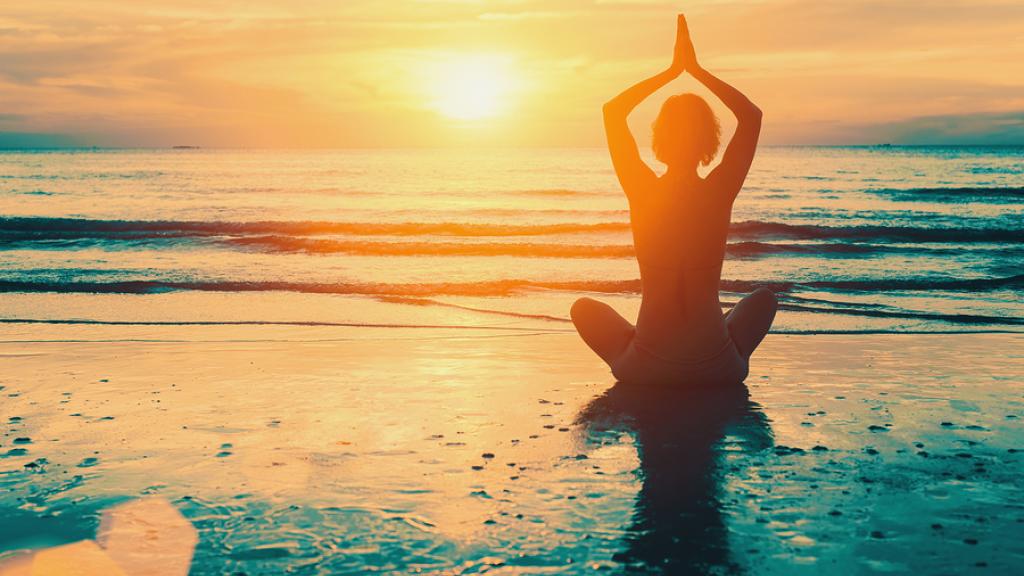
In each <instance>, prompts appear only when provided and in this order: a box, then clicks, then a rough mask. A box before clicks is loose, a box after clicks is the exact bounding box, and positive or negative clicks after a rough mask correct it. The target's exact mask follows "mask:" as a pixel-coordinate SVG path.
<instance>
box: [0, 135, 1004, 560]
mask: <svg viewBox="0 0 1024 576" xmlns="http://www.w3.org/2000/svg"><path fill="white" fill-rule="evenodd" d="M1019 158H1020V148H1012V147H935V148H915V147H823V148H813V147H777V148H776V147H765V148H764V149H763V150H761V151H759V154H758V157H757V160H756V161H755V163H754V166H753V168H752V170H751V173H750V176H749V177H748V180H747V184H746V186H745V187H744V190H743V192H742V193H741V195H740V197H739V199H738V200H737V202H736V205H735V209H734V211H733V219H732V221H733V226H732V228H731V231H730V236H729V241H728V245H727V247H726V260H725V262H724V265H723V269H722V282H721V301H722V305H723V311H724V310H727V309H729V307H731V306H732V305H733V304H734V303H735V302H736V301H738V300H739V299H740V298H742V297H743V296H744V295H745V294H748V293H750V292H751V291H753V290H754V289H757V288H760V287H766V288H769V289H771V290H773V291H774V292H775V293H776V294H777V296H778V299H779V303H780V309H779V313H778V315H777V317H776V319H775V323H774V325H773V326H772V330H771V332H770V333H769V335H768V337H767V339H766V340H765V341H764V343H763V344H762V346H761V347H760V348H759V349H758V350H757V351H756V353H755V355H754V358H753V361H752V365H751V371H750V376H749V377H748V378H747V380H746V385H745V386H744V387H741V388H731V389H724V390H695V389H693V387H692V386H688V385H687V383H685V382H680V383H679V386H677V387H675V388H666V389H644V388H638V387H629V386H624V385H621V384H620V385H616V383H615V382H614V380H613V378H612V377H611V375H610V374H609V372H608V369H607V367H606V366H604V365H603V363H602V362H601V361H600V360H599V359H598V358H597V357H596V356H595V355H594V354H593V353H592V352H591V351H590V350H589V349H587V347H586V346H585V345H584V344H583V343H582V341H581V340H580V339H579V337H578V336H577V335H576V333H575V330H574V329H573V326H572V324H571V322H570V321H569V318H568V311H569V308H570V306H571V305H572V303H573V301H574V300H575V299H576V298H579V297H582V296H587V297H592V298H596V299H599V300H601V301H604V302H607V303H609V304H610V305H611V306H613V307H614V308H615V309H616V310H617V311H619V312H620V313H621V314H622V315H623V316H625V317H627V318H630V319H633V318H635V317H636V311H637V308H638V306H639V303H640V299H641V291H642V286H641V285H640V281H639V275H638V270H637V264H636V260H635V258H634V251H633V246H632V237H631V235H630V228H629V215H628V211H627V208H628V206H627V204H626V200H625V198H624V197H623V195H622V193H621V191H620V190H619V188H618V185H617V184H616V182H615V177H614V174H613V173H612V171H611V167H610V165H609V163H608V159H607V153H606V152H605V151H604V150H600V149H564V150H563V149H559V150H520V149H516V150H504V151H501V152H500V153H499V152H495V151H493V150H476V151H466V150H341V151H310V150H306V151H294V150H292V151H287V150H285V151H275V150H152V149H149V150H72V151H21V152H4V153H0V174H2V176H3V183H4V186H3V187H0V214H3V217H2V218H0V358H2V361H3V368H4V369H3V371H2V374H0V387H2V388H0V394H2V395H3V396H2V398H3V409H2V412H0V422H2V423H3V424H4V426H5V428H4V436H3V438H2V440H0V455H2V457H0V570H4V569H6V567H7V566H8V564H7V562H9V561H20V560H24V559H26V558H27V556H25V554H26V552H25V551H32V550H35V551H38V550H54V547H58V546H61V545H65V544H68V543H76V542H78V543H81V542H83V541H86V545H85V546H86V549H88V550H92V551H93V552H95V551H96V550H99V549H100V548H102V546H103V545H105V544H104V542H106V540H105V538H107V536H106V532H105V531H104V529H103V528H102V526H103V524H104V522H105V520H102V519H104V518H106V517H107V516H109V515H110V514H113V512H111V511H116V510H121V511H122V513H123V511H124V510H125V509H126V508H125V507H126V506H129V507H130V506H136V507H135V508H130V509H133V510H150V509H153V510H158V511H161V510H162V511H163V512H159V514H161V515H159V516H157V517H155V518H154V519H151V524H152V525H151V526H150V528H152V529H153V530H155V531H156V532H154V533H159V531H160V530H161V529H163V528H164V527H165V526H169V525H171V524H174V525H179V526H180V524H181V523H177V524H175V522H174V521H172V520H165V518H173V517H174V514H177V513H180V514H181V515H183V517H184V519H185V520H187V523H186V525H191V526H192V527H194V528H195V530H196V531H197V532H196V536H197V540H196V542H197V543H196V544H195V549H194V551H193V550H187V551H186V552H194V558H193V559H192V564H191V565H192V573H197V574H205V573H246V574H264V573H299V574H305V573H331V574H364V573H367V572H372V571H376V572H382V573H428V574H433V573H437V574H473V573H484V572H487V573H497V574H503V573H515V574H532V573H538V574H539V573H559V574H560V573H568V574H584V573H591V572H595V571H607V572H610V573H621V572H635V573H652V574H657V573H668V574H673V573H687V572H698V573H701V572H703V573H712V574H714V573H722V574H732V573H751V574H800V573H806V574H819V573H829V574H831V573H862V574H869V573H914V572H916V573H923V574H944V573H963V572H968V571H974V570H978V571H984V572H985V573H992V574H1013V573H1015V572H1016V571H1019V566H1020V565H1021V564H1022V562H1024V548H1022V546H1021V544H1020V541H1021V538H1020V534H1021V532H1022V526H1024V510H1022V509H1021V505H1020V502H1022V501H1024V494H1022V490H1021V487H1020V481H1019V478H1020V475H1021V472H1022V468H1024V467H1022V465H1021V456H1020V452H1019V450H1022V449H1024V434H1022V432H1021V426H1020V420H1021V418H1022V417H1024V413H1022V412H1024V409H1022V402H1024V396H1022V392H1021V386H1020V385H1021V382H1022V381H1024V359H1022V354H1021V349H1022V346H1021V344H1022V343H1024V334H1022V326H1024V299H1022V298H1021V294H1022V290H1024V284H1022V282H1024V276H1021V273H1020V270H1021V263H1022V262H1024V252H1022V248H1021V246H1022V245H1024V244H1022V241H1024V236H1022V235H1021V234H1022V232H1021V227H1020V222H1021V217H1022V215H1024V213H1022V210H1021V203H1020V200H1021V198H1022V194H1024V192H1022V190H1024V170H1022V168H1021V165H1020V162H1019ZM138 502H142V504H133V503H138ZM168 510H170V511H172V512H173V511H177V512H176V513H173V514H172V513H167V511H168ZM136 514H139V512H136ZM142 523H143V524H145V522H142ZM93 540H95V541H96V542H97V543H99V545H101V546H100V548H96V545H92V546H93V548H88V546H89V545H90V544H88V543H89V542H91V541H93ZM171 540H174V539H171ZM182 542H185V540H182ZM186 547H187V548H190V547H191V544H188V545H187V546H186ZM114 548H116V546H115V547H114ZM114 548H111V549H110V550H113V549H114ZM62 550H67V549H63V548H62ZM76 550H78V549H77V548H76ZM101 552H102V550H101ZM100 556H102V553H101V554H100ZM185 558H186V560H187V555H186V556H185Z"/></svg>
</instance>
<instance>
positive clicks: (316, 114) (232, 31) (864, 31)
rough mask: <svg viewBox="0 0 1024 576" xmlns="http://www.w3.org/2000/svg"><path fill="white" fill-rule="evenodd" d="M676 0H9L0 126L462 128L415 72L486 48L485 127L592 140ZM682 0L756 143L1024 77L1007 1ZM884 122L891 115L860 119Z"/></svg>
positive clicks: (152, 141)
mask: <svg viewBox="0 0 1024 576" xmlns="http://www.w3.org/2000/svg"><path fill="white" fill-rule="evenodd" d="M679 5H680V4H679V3H678V2H674V1H668V0H664V1H658V0H603V1H599V2H593V1H584V0H544V1H540V0H505V1H483V0H394V1H390V2H386V3H384V2H379V1H376V0H346V1H345V2H337V1H334V0H306V1H304V2H296V3H282V2H279V1H272V0H253V1H251V2H247V3H244V8H239V5H238V4H231V5H223V4H217V3H213V4H211V3H209V2H207V1H205V0H151V1H148V2H145V3H131V2H123V1H121V0H96V1H94V2H90V5H89V10H83V9H82V8H81V5H80V3H79V2H77V1H73V0H39V1H37V2H22V3H8V5H7V6H5V7H4V8H3V9H0V112H2V113H7V114H9V115H11V118H9V119H7V120H4V121H3V123H2V124H0V126H2V127H3V128H4V129H5V130H9V131H12V132H24V133H29V134H50V133H67V134H73V135H88V136H81V137H82V138H88V139H89V141H90V142H97V143H104V144H119V145H164V144H177V143H181V142H185V143H198V144H202V145H211V146H212V145H224V146H232V145H241V146H246V145H253V144H254V143H258V144H259V145H264V146H274V145H279V146H369V145H373V146H406V145H428V144H431V143H434V144H446V143H451V142H453V141H459V142H461V140H460V138H463V137H464V135H460V134H462V133H458V134H456V133H457V132H458V130H456V129H454V128H451V127H450V126H446V125H445V124H444V123H443V121H442V120H441V119H439V118H437V117H436V115H435V114H434V113H433V112H431V111H429V110H428V109H426V107H424V106H423V104H422V99H423V94H422V89H421V88H420V87H418V86H416V82H418V80H417V79H418V78H419V76H418V75H417V71H418V70H419V69H422V68H423V67H424V66H426V65H427V64H429V63H430V62H431V61H432V59H435V58H438V57H452V58H457V57H459V56H458V55H459V54H479V53H496V54H497V53H502V54H509V55H511V56H513V57H514V58H515V60H516V62H517V68H518V70H519V72H520V74H521V75H522V76H523V80H524V85H528V86H529V87H530V88H529V90H523V93H522V94H520V95H518V96H517V97H518V98H519V102H518V105H517V106H516V107H515V113H516V115H517V116H516V118H515V121H514V122H512V121H508V122H505V123H504V124H503V125H500V126H499V125H497V124H496V125H495V126H493V127H492V128H493V129H492V130H490V131H489V133H488V134H487V138H489V139H491V140H493V141H494V142H496V143H501V142H505V143H516V144H541V145H596V144H600V142H601V134H600V125H599V123H597V122H596V121H595V117H596V112H595V111H596V110H598V109H599V107H600V104H601V102H603V101H604V100H606V99H607V98H608V97H610V96H611V95H613V94H614V93H615V92H617V91H618V90H621V89H622V88H624V87H625V86H628V85H629V84H631V83H633V82H636V81H637V80H640V79H641V78H642V77H643V76H644V75H647V74H650V73H653V72H656V71H657V70H659V69H660V68H661V67H663V66H665V65H667V63H668V61H669V58H670V54H669V51H670V49H671V44H672V40H673V34H674V30H673V27H674V25H675V19H674V18H673V16H674V14H675V12H676V11H677V10H678V9H679ZM684 5H685V8H686V11H687V13H688V16H689V20H690V23H691V27H692V29H693V34H694V38H695V42H696V44H697V48H698V51H699V52H698V53H699V55H700V57H701V60H702V62H704V64H705V65H706V66H708V67H709V68H711V69H712V70H714V71H716V72H718V73H720V75H722V76H723V77H724V78H725V79H726V80H728V81H730V82H733V83H735V84H736V85H737V86H738V87H740V88H742V89H744V90H748V91H749V93H750V95H751V96H752V97H753V98H755V99H756V100H757V101H758V103H759V104H760V105H761V106H762V108H763V109H764V110H765V111H766V130H765V132H766V134H765V141H766V142H773V143H803V142H814V143H828V142H844V143H845V142H850V141H853V140H856V139H857V138H863V139H865V140H864V141H867V142H874V141H877V139H878V138H881V137H883V136H885V137H889V138H891V139H895V138H896V137H897V136H899V137H906V138H916V137H919V138H922V139H924V138H927V139H937V138H941V137H942V136H941V135H942V134H948V135H949V136H950V137H954V136H956V134H957V132H956V130H955V129H954V128H945V129H944V128H942V126H941V124H927V123H925V122H924V121H923V120H922V118H933V119H938V118H964V119H967V118H988V117H992V118H997V117H999V116H1000V115H1006V114H1011V115H1012V114H1013V113H1014V111H1016V110H1024V76H1021V75H1019V74H1011V73H1010V72H1011V71H1013V70H1015V69H1017V68H1019V62H1020V61H1022V60H1024V42H1022V41H1021V39H1020V22H1022V21H1024V3H1021V2H1019V0H1013V1H1010V0H1007V1H1003V0H978V1H973V2H968V1H958V0H937V1H931V2H924V1H917V0H914V1H911V0H908V1H903V2H891V1H887V0H865V1H861V2H853V1H850V2H845V1H844V2H821V1H818V0H728V1H722V0H700V1H697V0H695V1H690V2H686V3H685V4H684ZM439 54H440V55H443V56H438V55H439ZM672 89H688V90H689V89H698V88H696V87H694V86H693V85H692V84H689V83H686V82H681V83H677V84H674V85H673V87H672ZM718 109H719V112H720V114H722V115H723V116H728V115H727V113H726V112H725V111H724V110H722V109H721V108H720V107H719V108H718ZM648 113H649V111H648V110H647V108H645V109H644V110H641V111H640V113H639V114H638V118H637V119H638V122H639V124H638V125H646V124H649V120H647V119H645V118H644V117H643V115H644V114H648ZM1006 121H1009V120H1006ZM915 122H916V124H915ZM935 122H937V121H935ZM963 122H966V120H964V121H963ZM902 124H906V125H907V130H908V131H907V132H906V133H905V135H904V136H900V134H895V133H893V134H891V135H888V136H887V135H886V134H882V133H880V132H878V130H880V129H881V128H884V127H887V126H897V125H902ZM873 126H874V127H877V129H875V128H872V127H873ZM913 126H916V130H918V132H913V133H912V131H911V127H913ZM960 126H962V129H963V130H967V129H968V126H974V128H971V130H974V132H971V133H972V134H976V135H977V138H979V139H983V136H984V131H985V130H991V131H992V132H991V134H992V139H995V140H1000V141H1002V140H1003V139H1006V138H1010V137H1011V135H1012V134H1013V131H1012V130H1013V129H1008V128H1007V127H1006V126H1005V125H1003V124H1000V123H999V121H996V120H993V121H991V122H989V123H987V124H986V123H984V122H982V123H980V124H976V125H975V124H969V123H961V124H960ZM1007 130H1010V132H1007ZM913 134H918V135H919V136H913ZM963 134H967V132H963ZM1008 134H1009V135H1008ZM473 137H478V135H477V136H473ZM972 137H973V136H972Z"/></svg>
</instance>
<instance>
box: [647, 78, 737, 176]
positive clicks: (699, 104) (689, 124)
mask: <svg viewBox="0 0 1024 576" xmlns="http://www.w3.org/2000/svg"><path fill="white" fill-rule="evenodd" d="M719 132H720V129H719V126H718V118H716V117H715V113H714V112H712V111H711V106H708V103H707V102H705V101H704V99H703V98H701V97H700V96H697V95H696V94H677V95H675V96H670V97H669V99H668V100H665V103H664V104H662V105H661V112H659V113H658V118H657V120H655V121H654V137H653V139H652V142H651V146H652V147H653V148H654V155H655V157H657V158H658V160H660V161H662V162H664V163H665V164H667V165H668V166H675V165H679V166H681V167H689V166H691V165H692V166H693V167H696V165H697V164H702V165H707V164H710V163H711V160H713V159H714V157H715V154H717V153H718V138H719Z"/></svg>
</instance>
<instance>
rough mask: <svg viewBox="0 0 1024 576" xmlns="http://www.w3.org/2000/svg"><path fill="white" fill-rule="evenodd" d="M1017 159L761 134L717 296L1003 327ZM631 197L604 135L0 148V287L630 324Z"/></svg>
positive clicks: (789, 327) (905, 328)
mask: <svg viewBox="0 0 1024 576" xmlns="http://www.w3.org/2000/svg"><path fill="white" fill-rule="evenodd" d="M1022 154H1024V149H1021V148H1014V147H997V148H986V147H969V148H930V147H929V148H901V147H879V148H771V147H766V148H764V149H763V150H762V151H760V153H759V154H758V157H757V159H756V161H755V163H754V166H753V169H752V171H751V174H750V177H749V178H748V180H747V184H746V186H745V187H744V190H743V192H742V194H741V195H740V197H739V200H738V201H737V203H736V206H735V209H734V214H733V222H734V226H733V232H732V234H731V237H730V243H729V248H728V252H727V261H726V264H725V267H724V269H723V273H722V278H723V284H722V289H723V301H724V302H725V303H726V304H728V303H730V302H734V301H735V300H736V299H738V298H740V297H741V296H742V295H743V294H745V293H749V292H750V291H752V290H753V289H754V288H756V287H758V286H768V287H771V288H773V289H774V290H775V291H776V292H777V293H778V294H779V295H780V297H781V301H782V314H781V315H780V316H779V318H778V320H777V322H776V325H775V330H776V331H778V332H791V333H798V332H835V331H840V332H851V331H852V332H864V331H867V332H910V331H976V330H1013V331H1018V330H1020V329H1021V328H1020V327H1021V324H1022V322H1024V308H1022V302H1024V298H1022V297H1021V296H1022V290H1024V275H1022V274H1021V270H1022V263H1024V227H1022V223H1024V208H1022V206H1024V203H1022V202H1024V169H1022V166H1024V163H1022V162H1021V159H1022ZM626 208H627V206H626V202H625V199H624V197H623V195H622V194H621V192H619V190H618V187H617V184H616V182H615V178H614V175H613V174H612V172H611V168H610V165H609V162H608V159H607V153H606V152H605V151H603V150H600V149H587V150H508V151H464V150H455V151H452V150H449V151H416V150H406V151H401V150H396V151H337V152H332V151H314V152H301V151H226V150H210V151H203V150H187V151H181V150H175V151H170V150H119V151H78V152H31V153H28V152H26V153H12V152H6V153H2V154H0V214H2V215H3V218H2V219H0V291H2V292H3V293H5V294H8V295H24V294H36V295H50V296H51V297H49V298H47V304H46V305H45V306H44V308H45V310H41V311H40V310H39V307H38V306H36V305H35V304H33V305H32V311H33V313H35V314H36V316H35V317H32V316H31V315H30V314H28V311H25V310H22V309H21V307H20V306H19V307H12V309H10V310H9V311H8V314H7V316H8V317H18V318H21V319H34V320H69V319H71V318H72V310H69V309H68V308H67V306H66V305H67V304H68V303H70V302H74V301H75V300H72V299H69V298H64V297H62V295H67V294H76V295H89V294H107V295H109V294H129V295H138V294H142V295H147V294H148V295H153V294H165V293H168V292H196V293H203V294H211V293H217V294H218V307H220V308H222V309H224V310H229V309H230V310H233V311H236V312H237V313H227V312H225V314H223V315H220V316H217V315H214V316H209V314H205V313H204V314H189V313H182V311H180V310H169V309H163V308H162V307H161V305H160V302H161V299H160V298H156V297H153V298H149V300H150V301H151V307H152V311H151V313H149V314H148V315H147V314H142V315H139V314H135V313H132V312H126V313H124V314H106V315H98V314H90V315H88V316H86V317H85V318H83V317H81V316H80V315H78V316H74V318H77V319H80V320H81V319H92V320H104V321H128V320H131V321H142V320H159V321H167V322H175V321H182V322H187V321H195V320H200V319H202V320H208V321H219V320H228V319H230V320H242V319H244V320H247V321H254V322H259V321H267V320H274V321H305V320H309V318H308V317H306V316H304V315H303V314H301V313H296V314H293V315H291V316H289V315H275V316H274V317H273V318H269V317H266V316H259V315H253V314H248V313H246V311H247V310H248V309H249V303H250V302H251V300H252V298H253V293H262V294H263V295H264V296H263V297H264V298H265V299H266V298H271V296H270V294H275V295H281V296H282V297H288V295H289V294H291V295H296V294H297V295H305V297H306V298H307V300H308V301H309V302H310V304H309V307H310V308H319V309H324V308H326V307H327V306H325V305H324V302H342V301H345V300H346V299H355V300H358V301H361V300H365V299H367V298H370V299H376V300H378V301H386V302H389V303H391V304H393V305H395V306H394V309H393V310H391V311H390V312H388V314H387V316H388V317H389V319H390V320H389V321H397V322H401V321H403V319H405V318H412V317H413V316H414V315H415V314H414V312H413V311H411V310H410V309H409V307H408V306H407V307H405V308H404V309H403V308H402V307H401V306H398V305H397V304H398V303H399V302H401V301H402V299H403V298H405V299H410V301H411V303H414V304H415V305H416V306H417V307H422V306H424V305H426V304H428V303H433V304H435V305H441V306H450V305H458V306H468V307H472V308H476V309H481V310H485V311H489V312H490V313H491V315H490V320H492V321H493V322H502V321H512V320H514V319H516V318H518V319H520V320H522V318H521V316H522V315H534V316H537V315H539V316H543V317H549V318H551V319H560V320H562V321H563V324H564V321H565V320H566V319H567V310H568V308H569V305H570V304H571V302H572V301H573V300H574V299H575V298H577V297H579V296H580V295H581V294H584V293H587V294H594V293H597V294H600V295H602V297H604V298H605V299H607V300H608V301H609V302H611V303H612V304H613V305H615V306H616V307H619V308H620V309H622V310H623V312H624V313H625V314H626V315H627V316H628V315H629V314H630V313H633V312H634V311H635V309H636V307H637V306H638V302H639V280H638V278H639V274H638V271H637V269H636V263H635V260H634V259H633V258H632V245H631V238H630V235H629V228H628V214H627V212H626ZM226 295H227V296H238V298H235V299H234V300H231V299H230V298H228V299H227V300H225V298H223V297H224V296H226ZM22 300H23V299H22ZM38 300H39V298H38V297H37V298H34V299H33V300H32V302H33V303H35V302H37V301H38ZM109 300H110V299H109V298H107V299H105V300H102V301H109ZM19 302H20V301H19ZM97 308H105V309H108V310H109V309H110V306H106V305H102V306H100V305H97ZM200 308H201V309H202V308H204V307H200ZM304 308H306V307H305V306H303V307H300V309H304ZM138 309H139V307H138V306H131V307H127V308H126V310H131V311H135V310H138ZM23 312H24V313H23ZM200 316H201V317H200ZM502 316H504V320H502ZM317 319H318V320H324V321H331V322H338V323H352V322H361V321H363V319H361V318H353V317H349V316H346V315H345V314H331V315H328V317H323V316H317Z"/></svg>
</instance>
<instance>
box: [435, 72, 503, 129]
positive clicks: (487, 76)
mask: <svg viewBox="0 0 1024 576" xmlns="http://www.w3.org/2000/svg"><path fill="white" fill-rule="evenodd" d="M433 81H434V82H435V83H436V84H435V85H434V87H433V90H434V92H435V97H434V106H435V108H436V109H437V111H438V112H440V113H441V114H443V115H445V116H447V117H449V118H454V119H457V120H480V119H483V118H491V117H494V116H497V115H499V114H500V113H501V112H502V111H504V109H505V108H506V107H507V105H508V97H509V92H510V90H511V88H512V76H511V72H510V70H509V66H508V63H507V61H505V60H503V59H501V58H496V57H487V56H468V57H456V58H453V59H452V60H450V61H448V62H445V63H441V64H439V65H438V67H437V74H436V75H435V76H434V79H433Z"/></svg>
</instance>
